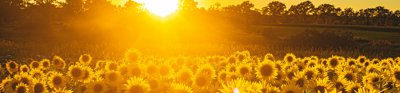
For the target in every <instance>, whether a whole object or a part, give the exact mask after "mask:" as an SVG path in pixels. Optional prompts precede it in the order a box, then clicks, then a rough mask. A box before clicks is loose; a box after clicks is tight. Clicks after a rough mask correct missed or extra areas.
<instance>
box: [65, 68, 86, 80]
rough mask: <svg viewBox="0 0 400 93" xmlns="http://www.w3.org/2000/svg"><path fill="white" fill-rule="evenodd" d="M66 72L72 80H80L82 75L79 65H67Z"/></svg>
mask: <svg viewBox="0 0 400 93" xmlns="http://www.w3.org/2000/svg"><path fill="white" fill-rule="evenodd" d="M67 73H68V76H70V77H71V78H72V79H73V80H82V78H83V77H84V72H83V68H82V66H80V65H72V66H69V68H68V72H67Z"/></svg>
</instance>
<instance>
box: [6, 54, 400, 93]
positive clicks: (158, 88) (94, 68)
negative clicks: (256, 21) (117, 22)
mask: <svg viewBox="0 0 400 93" xmlns="http://www.w3.org/2000/svg"><path fill="white" fill-rule="evenodd" d="M399 64H400V57H397V58H385V59H378V58H367V57H365V56H359V57H358V58H349V57H343V56H331V57H329V58H320V57H318V56H309V57H303V58H300V57H296V56H295V55H294V54H292V53H287V54H286V55H285V56H284V58H282V59H278V58H277V57H274V55H273V54H266V55H265V56H263V57H257V56H251V55H250V52H248V51H240V52H235V53H233V54H231V55H228V56H201V57H185V56H178V57H165V58H158V57H152V56H146V55H142V54H141V53H140V52H139V51H138V50H129V51H127V52H126V53H125V56H124V58H122V59H120V60H93V58H92V56H91V55H90V54H83V55H81V56H80V58H79V59H76V62H66V61H65V60H64V59H63V58H62V57H59V56H54V57H53V58H49V59H39V60H38V61H32V62H30V63H26V64H22V63H19V62H15V61H13V60H9V61H7V62H5V63H4V65H2V66H1V68H0V71H1V75H0V79H1V84H0V92H3V93H379V92H381V93H382V92H383V93H396V92H398V91H400V86H399V85H400V66H399Z"/></svg>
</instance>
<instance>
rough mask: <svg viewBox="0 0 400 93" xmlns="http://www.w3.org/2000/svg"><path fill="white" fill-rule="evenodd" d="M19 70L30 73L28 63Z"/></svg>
mask: <svg viewBox="0 0 400 93" xmlns="http://www.w3.org/2000/svg"><path fill="white" fill-rule="evenodd" d="M19 70H20V71H21V72H23V73H28V72H29V67H28V65H22V66H21V67H20V68H19Z"/></svg>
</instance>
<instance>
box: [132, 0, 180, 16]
mask: <svg viewBox="0 0 400 93" xmlns="http://www.w3.org/2000/svg"><path fill="white" fill-rule="evenodd" d="M136 1H137V2H140V3H143V4H144V7H145V8H146V9H147V10H148V11H149V12H151V13H153V14H155V15H157V16H160V17H165V16H168V15H170V14H171V13H173V12H175V11H176V10H178V4H179V0H136Z"/></svg>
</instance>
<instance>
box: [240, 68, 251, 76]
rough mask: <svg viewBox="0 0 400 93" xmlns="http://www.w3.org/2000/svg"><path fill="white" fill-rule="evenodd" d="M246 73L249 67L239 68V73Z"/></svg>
mask: <svg viewBox="0 0 400 93" xmlns="http://www.w3.org/2000/svg"><path fill="white" fill-rule="evenodd" d="M247 73H249V69H247V68H244V67H243V68H241V69H240V74H242V75H245V74H247Z"/></svg>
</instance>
